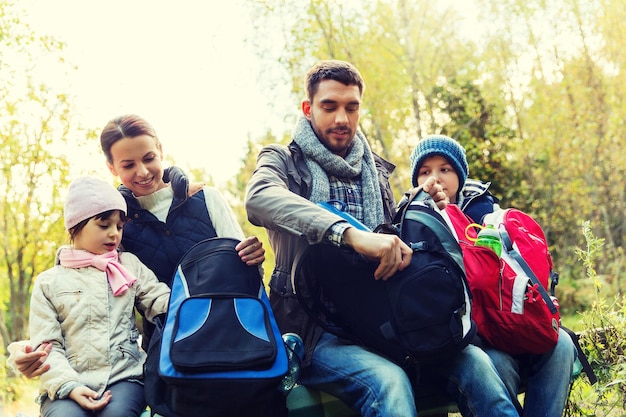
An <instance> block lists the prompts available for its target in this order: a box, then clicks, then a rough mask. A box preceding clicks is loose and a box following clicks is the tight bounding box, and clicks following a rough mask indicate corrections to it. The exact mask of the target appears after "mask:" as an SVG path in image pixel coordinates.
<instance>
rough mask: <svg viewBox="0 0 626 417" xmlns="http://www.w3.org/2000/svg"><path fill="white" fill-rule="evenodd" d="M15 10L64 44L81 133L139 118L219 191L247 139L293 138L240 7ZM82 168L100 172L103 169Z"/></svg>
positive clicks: (46, 6) (188, 4)
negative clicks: (274, 134)
mask: <svg viewBox="0 0 626 417" xmlns="http://www.w3.org/2000/svg"><path fill="white" fill-rule="evenodd" d="M458 1H459V0H447V3H449V4H451V5H454V7H457V8H459V9H460V11H462V12H463V14H462V15H463V16H467V15H469V14H470V13H471V12H474V11H475V10H474V7H472V6H471V3H472V2H471V1H470V0H463V2H458ZM466 1H470V2H469V3H465V2H466ZM16 2H17V8H18V9H24V10H25V15H24V16H23V19H24V20H25V21H26V22H28V23H29V24H30V25H31V28H32V29H33V30H34V31H35V32H36V33H37V34H39V35H50V36H53V37H54V38H55V39H57V40H60V41H63V42H65V43H66V45H67V47H66V49H65V51H64V52H63V56H64V57H65V58H66V59H67V60H68V61H69V62H70V63H71V64H73V65H76V66H77V71H76V72H75V75H74V76H73V77H72V79H71V80H70V86H71V87H70V88H71V91H70V92H69V93H70V96H71V97H73V99H72V101H73V103H74V107H75V109H76V111H77V113H76V114H75V117H76V120H78V121H80V123H81V125H82V126H84V127H88V128H93V129H97V130H98V132H99V131H100V129H101V128H102V127H103V126H104V124H105V123H106V122H107V121H108V120H110V119H111V118H113V117H115V116H118V115H121V114H125V113H136V114H139V115H140V116H142V117H144V118H145V119H146V120H148V121H149V122H150V123H151V124H152V125H153V126H154V127H155V129H156V131H157V133H158V135H159V138H160V139H161V141H162V142H163V146H164V152H165V153H166V154H167V155H169V156H170V157H173V159H174V160H175V161H176V163H177V164H179V165H181V166H183V167H187V166H191V167H194V168H196V167H197V168H205V169H206V170H207V172H208V173H209V174H210V175H212V176H213V179H214V181H215V182H216V184H217V185H221V184H224V183H225V182H226V181H227V180H229V179H230V178H232V177H233V176H234V175H235V174H236V172H237V171H238V169H239V166H240V161H241V159H242V158H243V156H244V152H245V144H246V141H247V139H248V137H251V138H252V139H257V138H258V137H260V136H261V135H263V134H264V133H265V131H266V130H267V129H268V128H273V129H278V128H280V129H281V130H282V129H290V128H291V126H285V125H284V122H282V118H283V116H285V115H289V114H291V112H297V111H298V103H291V102H290V100H292V99H286V100H282V101H285V102H284V103H282V101H281V100H279V101H280V102H279V103H278V108H270V106H269V105H268V100H269V99H270V98H268V97H264V96H263V95H262V92H261V89H260V87H259V82H258V74H259V72H260V66H259V63H258V61H257V59H256V57H255V55H254V53H253V51H251V50H249V49H247V47H246V45H245V43H244V37H245V36H246V35H249V33H250V27H251V23H250V22H249V12H248V11H247V10H244V9H243V6H242V5H241V1H240V0H180V1H176V2H174V1H171V0H102V1H90V0H16ZM461 9H465V10H461ZM457 23H460V22H457ZM53 82H54V81H53ZM67 84H68V80H67V79H63V80H59V85H64V86H65V85H67ZM98 155H99V154H98ZM77 160H78V161H81V158H80V156H78V157H77ZM82 160H84V158H83V159H82ZM89 162H90V167H91V168H93V167H94V166H97V165H94V164H100V163H101V164H102V165H101V166H102V169H103V170H106V168H105V166H104V161H103V160H100V161H89ZM103 175H106V171H104V172H103Z"/></svg>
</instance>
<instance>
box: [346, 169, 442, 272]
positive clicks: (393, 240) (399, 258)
mask: <svg viewBox="0 0 626 417" xmlns="http://www.w3.org/2000/svg"><path fill="white" fill-rule="evenodd" d="M422 188H423V190H424V191H426V192H427V193H428V194H430V196H431V197H432V199H433V201H434V202H435V204H437V207H439V209H441V210H443V209H444V208H445V207H446V206H447V205H448V203H449V202H450V200H449V199H448V197H447V196H446V193H445V192H444V191H443V187H442V186H441V184H438V183H437V180H436V179H435V178H434V177H430V178H428V180H426V182H425V183H424V185H423V186H422ZM417 191H419V188H415V189H413V190H412V192H417ZM343 243H344V244H346V245H348V246H350V247H352V249H354V250H355V251H356V252H357V253H360V254H361V255H363V256H365V257H366V258H368V259H372V260H375V261H378V262H379V264H378V267H377V268H376V271H374V278H376V279H383V280H386V279H389V278H390V277H391V276H393V274H395V273H396V272H397V271H402V270H403V269H404V268H406V267H407V266H408V265H409V264H410V263H411V256H412V255H413V251H412V250H411V248H409V247H408V246H407V245H406V244H405V243H404V242H402V240H400V238H399V237H397V236H394V235H388V234H380V233H370V232H363V231H361V230H358V229H356V228H354V227H350V228H348V229H346V230H345V232H344V233H343Z"/></svg>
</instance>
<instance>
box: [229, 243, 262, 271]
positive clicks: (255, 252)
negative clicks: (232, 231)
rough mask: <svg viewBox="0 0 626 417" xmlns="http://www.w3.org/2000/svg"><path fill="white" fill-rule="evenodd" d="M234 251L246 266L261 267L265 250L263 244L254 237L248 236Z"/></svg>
mask: <svg viewBox="0 0 626 417" xmlns="http://www.w3.org/2000/svg"><path fill="white" fill-rule="evenodd" d="M235 250H237V251H238V253H239V257H240V258H241V260H242V261H243V262H245V263H246V265H250V266H253V265H261V264H262V263H263V261H265V249H264V248H263V242H261V241H260V240H259V239H258V238H257V237H256V236H250V237H247V238H245V239H244V240H242V241H241V242H240V243H239V244H238V245H237V246H235Z"/></svg>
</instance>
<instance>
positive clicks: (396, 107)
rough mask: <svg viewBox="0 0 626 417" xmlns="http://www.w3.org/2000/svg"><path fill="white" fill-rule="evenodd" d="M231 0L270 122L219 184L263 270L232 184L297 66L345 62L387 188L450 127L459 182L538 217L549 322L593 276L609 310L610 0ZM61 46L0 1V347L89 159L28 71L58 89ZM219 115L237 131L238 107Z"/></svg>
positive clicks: (237, 182)
mask: <svg viewBox="0 0 626 417" xmlns="http://www.w3.org/2000/svg"><path fill="white" fill-rule="evenodd" d="M241 1H242V2H243V3H245V4H246V8H247V9H248V10H249V12H250V16H251V20H252V21H253V22H254V27H253V28H251V34H250V35H249V38H248V44H249V46H250V47H251V48H254V50H255V51H256V53H257V55H258V59H259V60H261V62H262V63H263V65H262V68H263V69H262V71H261V72H260V73H259V74H253V75H251V76H255V77H256V78H257V81H258V83H259V84H260V85H262V86H264V89H265V92H266V97H267V105H268V106H269V107H271V108H272V109H273V110H274V111H275V112H276V114H280V115H282V118H283V120H284V125H283V126H282V127H280V128H278V129H276V130H272V131H267V132H265V133H263V134H259V136H258V137H249V138H248V150H247V152H246V153H245V154H242V155H241V167H240V170H239V173H238V174H237V175H236V177H234V178H233V179H232V180H231V181H230V182H229V183H228V185H227V186H226V187H224V189H222V190H221V191H222V192H223V193H224V194H225V195H226V197H227V198H228V199H229V201H231V203H232V205H233V208H234V209H235V211H236V213H237V215H238V216H239V219H240V221H241V224H242V227H243V228H244V231H245V232H246V234H258V235H259V236H261V237H262V238H263V239H264V241H265V247H266V249H267V252H268V253H267V261H266V263H265V265H264V266H265V270H266V277H268V276H269V273H270V272H271V270H272V267H273V254H272V253H271V249H270V246H269V243H268V242H267V238H266V234H265V231H264V230H262V229H259V228H256V227H254V226H252V225H251V224H249V223H248V222H247V217H246V215H245V210H244V208H243V197H244V193H245V186H246V183H247V181H248V179H249V178H250V175H251V173H252V171H253V169H254V166H255V158H256V155H257V153H258V151H259V150H260V148H261V147H262V146H263V145H264V144H267V143H271V142H282V143H288V141H289V140H290V136H289V133H290V129H291V126H293V123H294V122H295V118H296V117H297V115H298V114H299V106H300V102H301V101H302V99H303V98H304V96H305V94H304V84H303V77H304V74H305V72H306V70H307V69H308V68H309V67H310V66H311V65H312V64H313V63H315V62H316V61H318V60H321V59H331V58H334V59H343V60H347V61H350V62H352V63H353V64H355V65H356V67H357V68H359V69H360V71H361V72H362V74H363V76H364V78H365V82H366V91H365V96H364V102H363V107H362V118H361V129H362V130H363V131H364V132H365V134H366V135H367V137H368V139H369V141H370V143H371V146H372V148H373V149H374V150H375V151H376V152H377V153H379V154H381V155H382V156H383V157H385V158H386V159H388V160H390V161H392V162H393V163H395V164H396V165H397V169H396V171H395V173H394V175H393V176H392V186H393V188H394V191H395V193H396V197H398V198H399V197H400V195H401V194H402V193H403V192H404V191H406V190H407V189H408V188H409V187H410V171H409V169H410V168H409V155H410V154H411V151H412V149H413V147H414V146H415V145H416V144H417V141H418V140H419V139H420V138H421V137H423V136H425V135H427V134H432V133H444V134H447V135H449V136H452V137H454V138H456V139H457V140H459V141H460V142H461V143H462V144H463V146H464V147H465V148H466V149H467V154H468V160H469V163H470V176H471V177H473V178H477V179H480V180H483V181H491V182H492V191H493V192H494V194H496V195H497V196H498V197H499V198H500V199H501V203H502V205H503V206H505V207H507V206H514V207H518V208H520V209H522V210H524V211H526V212H529V213H531V214H532V215H534V216H535V217H536V218H537V219H538V220H539V222H540V223H541V224H542V225H543V227H544V229H545V232H546V234H547V236H548V239H549V242H550V246H551V250H552V253H553V256H554V260H555V263H556V269H557V270H558V272H560V274H561V284H560V286H559V288H558V296H559V299H560V304H561V307H562V310H563V312H564V313H565V315H566V320H572V323H567V322H566V324H568V325H570V326H573V327H575V326H576V324H575V323H574V322H573V321H574V320H575V314H576V312H578V311H583V310H586V309H589V307H590V306H592V305H595V303H596V300H597V299H598V294H597V293H596V288H597V287H596V285H600V286H601V291H602V299H605V300H608V305H609V307H610V308H612V300H613V299H615V300H618V301H617V302H618V305H619V300H620V298H621V295H622V293H623V288H624V285H625V283H624V280H625V278H626V272H625V256H624V239H625V234H626V233H625V232H626V204H625V202H626V180H625V179H626V155H625V149H624V147H625V146H624V145H625V140H624V137H625V136H626V122H625V120H626V100H625V97H626V71H625V70H626V48H624V45H626V32H625V31H624V30H623V22H624V21H626V8H625V7H624V5H623V4H622V2H621V1H619V0H593V1H583V0H562V1H559V2H545V1H541V0H498V1H487V0H475V2H473V3H471V2H468V6H467V8H466V9H460V8H459V5H458V3H466V2H456V3H457V4H456V7H451V5H452V2H451V1H437V2H432V1H424V0H411V1H408V0H354V1H343V2H336V1H333V0H289V1H287V0H241ZM462 17H465V19H461V18H462ZM63 50H64V45H63V44H62V43H59V42H57V41H55V40H54V39H51V38H49V37H46V36H43V35H41V34H37V33H35V32H34V31H33V30H32V29H31V28H29V27H28V26H27V25H25V24H24V23H23V22H22V21H21V20H20V18H19V14H18V13H16V12H15V11H14V9H12V8H11V7H9V5H8V3H7V2H4V1H0V79H2V83H0V97H1V98H2V100H1V101H0V169H1V170H2V175H1V176H0V189H1V190H2V191H1V193H0V198H1V201H0V234H1V237H2V240H3V244H2V245H1V246H0V254H1V257H0V337H1V338H2V342H3V343H2V347H3V348H4V347H6V345H7V344H8V343H10V342H11V341H13V340H17V339H21V338H24V337H27V336H28V335H27V315H28V308H29V306H28V303H29V294H30V289H31V287H32V282H33V279H34V277H35V276H36V275H37V274H38V273H39V272H41V271H42V270H43V269H46V268H48V267H50V266H51V265H52V263H53V260H54V254H55V251H56V248H57V246H58V245H59V244H61V243H65V242H66V236H65V232H64V230H63V221H62V206H63V195H62V194H63V192H64V190H65V189H66V188H67V184H68V178H69V177H70V176H71V173H72V172H73V173H76V172H77V171H76V170H77V169H78V168H77V167H75V166H74V165H75V164H73V161H71V160H68V158H67V157H66V156H67V152H66V151H67V150H68V149H70V148H74V149H75V148H76V147H82V146H85V147H84V152H85V155H93V154H94V153H95V152H96V151H97V145H95V142H94V141H95V140H96V137H97V134H98V133H99V132H98V131H97V130H95V129H94V128H93V127H90V126H88V127H83V126H81V124H80V123H79V121H76V120H74V118H73V117H72V97H71V96H68V95H67V92H66V91H65V90H64V89H63V88H62V87H59V86H54V88H53V87H51V86H49V85H46V84H45V82H43V81H42V77H40V75H41V74H40V73H38V71H41V68H42V65H40V64H41V62H42V60H45V61H46V62H47V65H45V66H43V68H45V70H46V71H58V72H60V73H61V74H66V78H67V80H68V82H70V81H71V74H72V72H73V71H75V70H76V69H75V68H73V67H72V65H71V64H70V63H69V62H67V61H66V60H65V58H64V55H63ZM216 59H217V58H216ZM35 63H37V64H39V65H35ZM238 94H241V95H242V96H244V95H245V92H238ZM190 105H193V104H191V103H190ZM236 111H240V112H241V119H242V123H245V118H246V111H250V109H247V108H246V107H245V105H242V108H241V109H238V110H236ZM103 116H104V117H105V118H106V117H107V116H109V115H103ZM154 123H155V124H156V125H157V127H158V123H159V122H158V120H155V121H154ZM96 128H97V127H96ZM202 128H204V127H199V130H200V129H202ZM216 146H217V145H216ZM95 158H96V159H95V160H97V161H101V159H100V158H101V156H100V155H98V156H95ZM93 165H94V167H93V170H94V171H96V172H101V171H102V170H104V164H101V165H100V162H98V164H93ZM187 168H188V170H189V172H190V174H191V176H192V177H193V178H194V179H196V180H207V179H210V177H209V176H210V175H211V169H210V168H209V169H208V170H207V169H206V168H205V167H187ZM82 173H87V172H82ZM584 221H588V225H589V228H590V230H589V232H590V233H592V234H593V235H594V236H595V237H596V238H597V239H598V240H599V241H601V242H602V243H603V245H602V251H601V256H598V257H597V262H596V263H595V264H594V268H595V269H594V279H595V281H594V283H590V282H589V280H588V279H587V276H588V272H587V269H586V268H585V266H584V265H583V264H582V262H580V259H579V257H578V254H577V252H576V249H577V248H580V247H585V245H586V241H585V238H584V237H583V234H582V231H581V230H582V224H583V222H584Z"/></svg>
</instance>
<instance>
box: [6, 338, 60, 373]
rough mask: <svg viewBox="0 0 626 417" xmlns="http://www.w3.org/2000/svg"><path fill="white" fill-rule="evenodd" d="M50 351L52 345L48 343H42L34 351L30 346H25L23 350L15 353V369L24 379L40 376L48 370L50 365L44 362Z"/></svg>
mask: <svg viewBox="0 0 626 417" xmlns="http://www.w3.org/2000/svg"><path fill="white" fill-rule="evenodd" d="M51 350H52V344H50V343H42V344H41V345H39V346H38V347H37V349H35V350H33V348H32V346H30V345H26V346H24V349H18V350H16V351H15V353H14V356H15V367H16V368H17V370H18V371H20V372H21V373H22V374H23V375H24V376H25V377H26V378H34V377H37V376H40V375H42V374H43V373H45V372H47V371H48V369H50V365H49V364H47V363H45V362H46V359H48V353H50V351H51Z"/></svg>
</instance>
